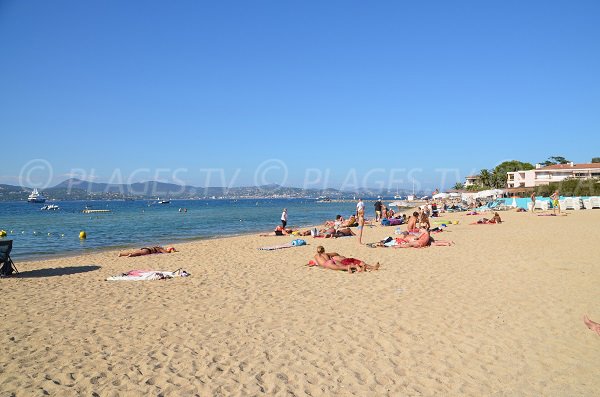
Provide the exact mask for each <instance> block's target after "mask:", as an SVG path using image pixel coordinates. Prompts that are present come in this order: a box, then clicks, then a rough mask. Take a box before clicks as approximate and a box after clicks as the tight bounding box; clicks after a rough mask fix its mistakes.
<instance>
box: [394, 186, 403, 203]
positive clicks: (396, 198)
mask: <svg viewBox="0 0 600 397" xmlns="http://www.w3.org/2000/svg"><path fill="white" fill-rule="evenodd" d="M401 198H402V196H401V195H400V194H399V193H398V185H396V195H395V196H394V200H400V199H401Z"/></svg>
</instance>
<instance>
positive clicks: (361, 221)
mask: <svg viewBox="0 0 600 397" xmlns="http://www.w3.org/2000/svg"><path fill="white" fill-rule="evenodd" d="M364 228H365V208H364V207H363V208H360V209H359V210H358V228H357V229H358V243H359V244H362V236H363V229H364Z"/></svg>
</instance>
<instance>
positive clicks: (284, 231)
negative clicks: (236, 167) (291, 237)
mask: <svg viewBox="0 0 600 397" xmlns="http://www.w3.org/2000/svg"><path fill="white" fill-rule="evenodd" d="M292 232H293V230H292V229H284V228H283V226H277V227H276V228H275V230H273V231H272V232H271V233H266V234H259V236H260V237H268V236H287V235H288V234H292Z"/></svg>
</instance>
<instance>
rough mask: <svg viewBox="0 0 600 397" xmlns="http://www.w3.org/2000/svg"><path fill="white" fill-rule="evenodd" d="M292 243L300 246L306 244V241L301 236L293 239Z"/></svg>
mask: <svg viewBox="0 0 600 397" xmlns="http://www.w3.org/2000/svg"><path fill="white" fill-rule="evenodd" d="M292 245H293V246H294V247H297V246H299V245H306V241H304V240H302V239H301V238H299V239H296V240H293V241H292Z"/></svg>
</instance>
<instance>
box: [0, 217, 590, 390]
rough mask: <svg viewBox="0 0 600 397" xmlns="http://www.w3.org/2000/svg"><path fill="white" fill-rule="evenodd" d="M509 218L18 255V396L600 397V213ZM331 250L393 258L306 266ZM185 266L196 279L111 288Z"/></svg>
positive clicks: (12, 366)
mask: <svg viewBox="0 0 600 397" xmlns="http://www.w3.org/2000/svg"><path fill="white" fill-rule="evenodd" d="M501 215H502V218H503V220H504V221H505V222H504V223H502V224H499V225H470V224H469V223H471V222H474V221H475V220H476V219H477V218H478V217H472V216H466V215H464V213H462V214H461V213H458V214H446V215H444V216H443V218H444V219H450V220H458V221H459V222H460V223H459V224H458V225H451V226H450V227H448V228H447V229H446V230H445V231H444V232H443V233H440V234H439V235H434V237H436V238H439V239H446V240H453V241H454V242H455V243H456V244H455V245H453V246H450V247H428V248H424V249H393V248H369V247H367V246H365V245H362V246H360V245H358V243H357V240H356V238H352V237H349V238H339V239H313V238H312V237H310V236H309V237H303V238H304V239H305V240H306V241H307V242H308V245H306V246H301V247H294V248H288V249H281V250H276V251H259V250H258V249H257V248H258V247H261V246H267V245H274V244H281V243H285V242H289V241H290V240H291V238H290V237H289V236H284V237H258V236H240V237H231V238H222V239H215V240H202V241H194V242H187V243H184V244H177V249H178V250H179V252H177V253H173V254H168V255H166V254H164V255H149V256H143V257H136V258H119V257H117V252H116V251H108V252H107V251H102V252H98V253H92V254H88V255H81V256H72V257H65V258H54V259H50V260H45V261H37V262H18V263H17V267H18V268H19V270H20V271H21V273H22V274H21V277H19V278H12V279H2V280H0V290H1V291H2V297H3V303H4V307H3V310H2V313H1V314H0V396H1V397H4V396H36V395H40V396H41V395H55V396H79V395H99V396H146V395H154V396H157V395H163V396H194V395H200V396H246V395H262V394H266V395H296V396H303V395H310V396H331V395H340V396H349V395H356V396H385V395H390V396H399V395H403V396H434V395H452V396H459V395H460V396H463V395H465V396H489V395H497V396H525V395H528V396H533V395H540V396H541V395H543V396H592V395H598V393H599V390H600V377H599V376H598V363H599V357H600V336H598V335H596V334H595V333H593V332H591V331H589V330H588V329H587V328H586V327H585V326H584V324H583V321H582V316H583V315H584V314H586V313H587V314H589V316H590V317H591V318H592V319H594V320H596V321H598V320H600V288H599V283H598V281H599V280H600V266H598V258H600V245H599V244H598V241H599V236H600V234H599V233H598V224H600V211H595V210H589V211H587V210H586V211H577V212H569V214H568V215H567V216H557V217H551V216H547V217H543V216H535V215H532V214H530V213H517V212H513V211H506V212H502V213H501ZM432 220H434V219H432ZM394 229H395V227H387V228H386V227H382V226H374V227H366V228H365V232H364V236H363V240H364V241H365V242H375V241H378V240H381V239H383V238H385V237H386V236H391V235H393V233H394ZM403 229H404V227H403ZM318 245H324V246H325V249H326V250H327V251H336V252H339V253H341V254H344V255H346V256H353V257H357V258H361V259H363V260H365V261H367V262H368V263H374V262H380V263H382V264H383V265H382V267H381V269H380V270H379V271H375V272H368V273H355V274H348V273H345V272H335V271H330V270H324V269H322V268H317V267H307V266H305V264H306V263H307V262H308V261H309V260H310V259H312V256H313V255H314V253H315V251H316V247H317V246H318ZM177 268H183V269H185V270H186V271H188V272H190V273H191V274H192V276H191V277H188V278H178V279H171V280H158V281H147V282H109V281H105V279H106V278H107V277H108V276H111V275H116V274H120V273H123V272H126V271H128V270H130V269H156V270H175V269H177Z"/></svg>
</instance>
